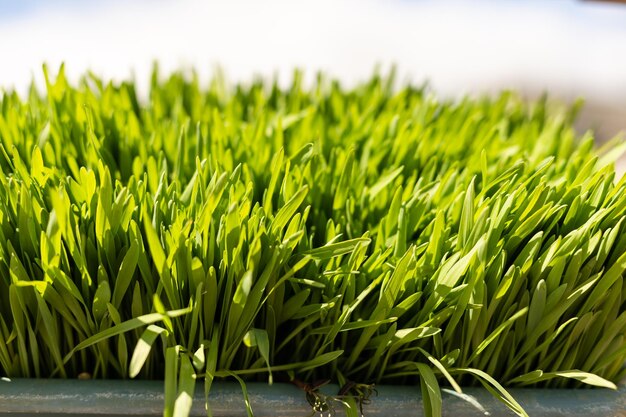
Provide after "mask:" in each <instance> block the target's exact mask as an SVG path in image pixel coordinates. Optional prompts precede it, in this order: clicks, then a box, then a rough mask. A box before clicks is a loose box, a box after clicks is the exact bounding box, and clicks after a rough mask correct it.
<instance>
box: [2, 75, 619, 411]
mask: <svg viewBox="0 0 626 417" xmlns="http://www.w3.org/2000/svg"><path fill="white" fill-rule="evenodd" d="M46 80H47V86H46V91H45V92H44V93H40V92H38V91H37V90H36V89H35V88H32V89H31V91H30V93H29V94H28V95H27V97H20V96H18V95H17V94H15V93H13V92H5V93H3V94H2V95H1V98H0V170H1V172H0V375H1V376H7V377H38V378H40V377H41V378H43V377H62V378H75V377H78V376H79V375H85V373H87V374H89V375H91V377H93V378H129V377H131V378H132V377H136V378H142V379H161V378H165V391H166V395H165V399H166V404H165V407H164V410H165V415H186V414H187V413H188V412H189V410H190V407H191V399H192V398H193V395H192V393H193V391H194V388H195V386H196V382H198V383H199V384H200V385H202V383H204V387H205V391H206V393H207V396H209V391H210V387H211V384H212V382H213V381H214V380H215V379H222V378H230V379H233V378H234V379H236V380H238V381H240V382H241V384H242V386H243V388H244V393H245V382H246V381H253V380H265V381H267V380H269V381H272V379H273V380H276V381H283V380H289V379H292V378H293V377H297V379H298V380H300V381H309V382H310V383H309V382H307V383H305V384H302V385H303V386H307V387H314V385H311V384H312V383H313V381H315V380H320V379H321V380H326V379H331V380H333V381H335V382H340V383H341V384H342V385H344V384H345V386H346V387H348V388H345V391H346V392H352V391H354V392H357V391H358V392H364V393H366V394H367V397H369V396H370V395H371V394H372V393H373V392H374V391H373V388H372V387H371V385H370V384H372V383H383V384H416V386H417V384H421V391H422V393H423V395H424V396H425V401H424V406H425V408H426V412H427V414H428V415H430V416H440V415H441V403H442V400H441V389H440V385H443V386H451V387H452V388H454V389H455V390H457V391H460V390H461V387H462V386H467V385H471V384H483V385H485V387H487V389H488V390H490V391H491V392H492V393H493V394H494V395H495V396H497V397H498V398H499V399H500V400H501V401H502V402H504V403H505V404H506V405H507V406H508V407H510V408H511V409H512V410H513V411H515V412H516V413H517V414H518V415H525V412H524V411H523V409H522V408H521V407H520V405H519V404H518V403H517V402H516V401H515V399H514V398H513V397H512V396H510V395H509V394H508V393H507V391H506V390H505V388H504V387H511V386H528V385H533V386H534V385H536V386H541V387H578V386H581V385H582V384H587V385H595V386H601V387H609V388H615V383H616V382H618V381H619V380H620V379H621V378H623V377H624V376H625V375H626V370H625V367H624V363H625V360H626V287H625V286H624V271H625V270H626V233H625V232H624V228H625V227H626V226H625V225H624V223H625V222H624V217H625V216H626V177H624V178H622V179H620V180H616V178H615V173H614V168H613V166H612V163H613V162H614V160H615V158H616V157H617V153H618V152H615V149H618V150H619V149H623V147H624V145H623V144H621V145H620V144H618V143H615V142H613V143H612V144H611V145H609V146H607V147H604V148H601V149H594V147H593V142H592V137H591V135H590V134H585V135H583V136H582V137H578V136H577V135H576V133H575V131H574V130H573V128H572V125H571V123H572V120H573V118H574V116H575V109H572V110H563V109H561V108H558V107H555V106H553V105H551V104H549V103H548V102H547V101H546V100H545V99H544V100H539V101H535V102H532V103H526V102H524V101H523V100H521V99H520V98H519V97H518V96H516V95H515V94H513V93H503V94H502V95H500V96H499V97H496V98H492V99H488V98H481V99H465V100H462V101H460V102H439V101H437V100H436V99H434V98H433V97H432V96H431V95H430V94H429V93H428V92H427V91H426V90H424V89H416V88H413V87H409V86H407V87H404V88H402V89H399V90H393V89H392V88H391V87H390V86H391V85H392V84H393V82H392V81H393V80H392V79H391V78H390V77H389V78H386V77H381V76H379V75H375V76H373V77H372V78H371V79H370V80H369V81H368V82H366V83H364V84H361V85H359V86H357V87H355V88H352V89H346V88H344V87H342V86H341V85H340V84H339V83H338V82H336V81H333V80H329V79H327V78H325V77H324V76H320V77H319V78H318V81H317V82H316V83H315V84H314V85H312V86H311V87H305V86H304V85H303V83H302V76H301V74H299V73H295V74H294V77H293V82H292V84H291V85H290V86H289V87H288V88H284V89H283V88H280V87H279V86H278V85H277V83H271V82H268V81H255V82H253V83H251V84H239V85H236V86H227V85H224V84H223V82H220V81H219V79H218V80H215V81H214V82H212V83H211V84H210V86H209V87H206V88H205V87H203V86H201V85H200V83H199V82H198V80H197V79H196V78H193V77H192V78H185V77H183V76H182V75H180V74H174V75H171V76H169V77H167V78H165V79H161V78H160V77H159V76H158V74H157V73H156V71H155V74H154V76H153V77H152V80H153V81H152V85H151V88H150V91H149V97H148V98H147V99H140V98H139V97H138V95H137V92H136V89H135V85H134V84H133V83H132V82H123V83H121V84H115V83H107V82H104V81H103V80H101V79H99V78H97V77H94V76H93V75H87V76H85V77H84V78H83V79H82V80H81V81H80V82H79V83H78V84H77V85H70V84H69V83H68V81H67V80H66V78H65V75H64V72H63V69H61V70H60V72H59V73H58V75H57V76H56V78H55V79H54V80H53V79H52V78H51V77H49V76H48V74H47V72H46ZM349 381H353V382H349ZM355 387H357V388H358V389H357V388H355ZM416 390H418V388H416ZM416 392H417V391H416ZM303 395H304V394H303ZM306 395H307V398H308V399H309V401H313V400H315V401H314V403H315V404H314V405H315V406H316V407H318V408H320V409H325V410H332V405H325V404H323V403H322V402H320V401H322V400H320V398H322V396H321V394H318V393H317V391H316V390H315V389H313V388H311V389H310V390H309V391H308V392H307V394H306ZM342 398H345V396H344V397H342ZM367 401H369V399H368V398H360V399H359V400H358V401H354V398H347V399H344V400H341V402H343V403H345V404H353V406H352V407H353V408H354V406H355V405H356V404H357V403H358V404H359V406H360V407H361V406H362V405H363V404H364V403H367ZM242 404H243V400H242ZM242 406H243V405H242ZM245 406H246V408H247V410H248V413H249V414H251V413H252V409H251V408H250V404H249V402H248V401H247V396H246V401H245ZM207 407H208V405H207ZM324 407H326V408H324ZM208 410H209V413H210V408H208ZM352 411H354V410H352Z"/></svg>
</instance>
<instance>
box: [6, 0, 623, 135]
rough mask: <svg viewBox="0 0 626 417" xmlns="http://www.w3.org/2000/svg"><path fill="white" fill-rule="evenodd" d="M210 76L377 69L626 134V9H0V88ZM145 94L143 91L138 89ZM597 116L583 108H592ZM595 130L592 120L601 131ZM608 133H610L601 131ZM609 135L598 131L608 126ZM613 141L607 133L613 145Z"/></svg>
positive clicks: (55, 3) (135, 1)
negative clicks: (506, 90)
mask: <svg viewBox="0 0 626 417" xmlns="http://www.w3.org/2000/svg"><path fill="white" fill-rule="evenodd" d="M154 59H158V60H159V61H160V63H161V65H162V67H163V69H164V70H173V69H177V68H181V67H185V66H192V65H193V66H195V68H196V69H197V70H198V71H199V73H200V75H202V76H205V77H206V76H207V75H208V74H209V73H210V72H211V71H212V69H213V68H214V65H215V64H220V65H221V66H222V67H224V69H225V70H226V73H227V75H228V77H229V79H231V80H249V79H250V77H251V76H252V75H253V74H255V73H256V74H259V73H260V74H264V75H271V74H273V73H274V72H278V73H279V74H281V75H282V76H283V77H284V78H285V79H287V78H288V76H289V74H290V73H291V70H292V68H293V67H294V66H298V67H301V68H304V69H305V70H306V72H307V73H308V74H309V75H312V74H313V73H314V71H315V70H317V69H324V70H327V71H329V72H330V73H331V74H332V75H334V76H336V77H339V78H340V79H342V80H345V81H347V82H353V81H355V80H362V79H364V78H366V77H368V76H369V75H370V74H371V72H372V69H373V67H374V65H375V64H377V63H381V64H383V66H388V65H389V64H391V63H395V64H397V66H398V69H399V73H400V75H401V76H405V77H408V78H410V79H411V80H413V81H415V82H422V81H424V80H429V81H430V83H431V85H432V86H433V87H434V89H435V90H436V91H437V92H439V93H440V94H442V95H452V96H456V95H460V94H464V93H468V92H493V91H497V90H500V89H501V88H503V87H512V88H518V89H524V90H526V91H531V92H537V91H542V90H547V91H549V92H552V93H553V94H555V95H558V96H560V97H563V98H571V97H576V96H584V97H587V98H588V99H589V100H590V101H591V102H592V103H594V102H597V103H600V104H599V106H600V110H597V111H596V114H599V116H597V117H596V119H594V120H592V121H591V122H590V123H592V124H593V123H596V124H597V123H598V120H599V121H600V123H604V119H602V118H608V119H611V120H612V122H611V123H613V124H614V125H615V126H618V127H619V126H620V123H621V126H622V127H626V6H620V5H614V4H608V3H596V2H586V1H575V0H544V1H538V0H533V1H514V0H498V1H487V0H476V1H441V0H438V1H435V0H430V1H426V0H386V1H384V0H380V1H376V0H345V1H342V0H334V1H333V0H316V1H282V0H266V1H244V0H235V1H223V2H217V1H200V0H178V1H171V0H126V1H123V0H113V1H79V0H74V1H72V0H60V1H59V0H48V1H44V0H22V1H17V0H0V86H4V87H7V86H14V87H16V88H18V89H23V88H24V87H25V86H26V85H27V84H28V83H29V82H30V80H31V78H32V77H33V76H35V77H37V78H41V70H40V68H41V63H42V62H43V61H47V62H48V63H50V64H51V65H52V66H53V67H55V66H56V65H58V64H59V63H60V62H61V61H65V62H66V66H67V69H68V72H69V74H70V75H78V74H80V73H82V72H83V71H84V70H85V69H87V68H90V69H93V70H95V72H96V73H99V74H101V75H103V76H105V77H113V78H118V79H119V78H125V77H128V76H130V75H131V73H134V74H135V75H136V78H137V81H138V82H140V83H141V82H144V83H145V82H146V81H147V79H148V77H147V73H148V72H149V70H150V68H151V64H152V62H153V60H154ZM144 85H145V84H144ZM592 107H593V106H592ZM598 118H599V119H598ZM607 123H608V122H607ZM604 124H606V123H604ZM611 133H613V132H611Z"/></svg>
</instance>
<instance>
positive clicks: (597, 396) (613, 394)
mask: <svg viewBox="0 0 626 417" xmlns="http://www.w3.org/2000/svg"><path fill="white" fill-rule="evenodd" d="M197 385H198V386H197V388H198V389H197V391H196V395H195V398H194V403H193V408H192V415H194V416H196V415H197V416H204V415H206V411H205V409H204V394H203V392H202V385H203V384H201V383H199V384H197ZM247 388H248V394H249V398H250V403H251V406H252V409H253V411H254V415H255V416H257V417H264V416H268V417H269V416H285V417H287V416H290V417H295V416H303V417H304V416H310V415H311V413H312V410H311V407H310V405H309V404H308V403H307V401H306V399H305V395H304V392H303V391H301V390H299V389H298V388H296V387H295V386H293V385H291V384H274V385H271V386H270V385H268V384H264V383H248V384H247ZM377 390H378V396H376V397H372V400H371V403H370V404H368V405H364V408H363V411H364V414H365V416H366V417H370V416H372V417H374V416H385V417H403V416H422V415H423V411H422V399H421V395H420V390H419V387H417V386H377ZM323 392H326V393H329V394H330V393H333V392H337V387H336V386H332V385H331V386H328V387H324V390H323ZM463 392H464V394H465V395H467V396H471V397H472V398H473V399H474V400H475V401H477V402H478V403H480V404H481V405H482V407H484V410H479V409H478V408H477V407H476V406H475V405H472V404H471V401H468V400H467V399H463V398H461V397H460V396H459V395H458V394H456V393H453V392H451V391H449V390H444V392H443V396H444V400H443V414H444V416H468V417H472V416H477V417H478V416H484V415H486V414H485V412H487V413H489V414H488V415H490V416H493V417H498V416H512V415H514V414H513V413H512V412H511V411H509V410H508V409H507V408H506V407H505V406H504V405H503V404H502V403H500V402H499V401H497V400H496V399H494V398H493V397H492V396H491V394H490V393H489V392H487V391H486V390H484V389H482V388H475V387H472V388H466V389H464V390H463ZM510 392H511V393H512V395H513V396H514V397H515V398H516V400H517V401H518V402H520V404H521V405H522V406H523V407H524V408H525V410H526V411H527V412H528V414H529V415H530V416H544V417H557V416H559V417H561V416H563V417H564V416H568V417H577V416H581V417H582V416H584V417H594V416H598V417H600V416H602V417H624V416H626V385H622V386H620V388H619V390H618V391H613V390H608V389H512V390H510ZM210 405H211V410H212V412H213V416H215V417H226V416H228V417H245V416H246V410H245V408H244V400H243V395H242V392H241V387H240V386H239V384H236V383H230V382H216V383H214V384H213V387H212V388H211V394H210ZM335 409H336V411H337V415H343V414H344V413H343V409H342V406H341V405H340V404H337V405H336V407H335ZM162 413H163V383H162V382H161V381H134V380H91V381H80V380H60V379H57V380H47V379H13V380H11V381H8V380H5V379H3V380H0V415H15V416H24V415H38V416H61V415H66V416H67V415H85V416H89V415H92V416H121V415H135V416H159V415H162ZM316 415H319V413H318V414H316ZM325 415H328V414H327V413H326V414H325Z"/></svg>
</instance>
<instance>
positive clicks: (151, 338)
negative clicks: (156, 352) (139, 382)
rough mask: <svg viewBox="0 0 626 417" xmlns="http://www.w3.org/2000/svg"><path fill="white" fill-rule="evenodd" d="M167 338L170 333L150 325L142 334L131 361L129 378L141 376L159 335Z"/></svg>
mask: <svg viewBox="0 0 626 417" xmlns="http://www.w3.org/2000/svg"><path fill="white" fill-rule="evenodd" d="M161 334H163V335H165V336H167V334H168V332H167V330H165V329H164V328H162V327H159V326H155V325H154V324H151V325H149V326H148V327H146V329H145V330H144V331H143V333H142V334H141V337H140V338H139V340H138V341H137V345H136V346H135V350H134V351H133V356H132V357H131V359H130V365H129V367H128V376H130V377H131V378H135V377H136V376H137V375H139V372H140V371H141V368H143V365H144V364H145V363H146V360H147V359H148V355H149V354H150V352H151V351H152V345H153V344H154V342H155V340H156V339H157V337H158V336H159V335H161Z"/></svg>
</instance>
